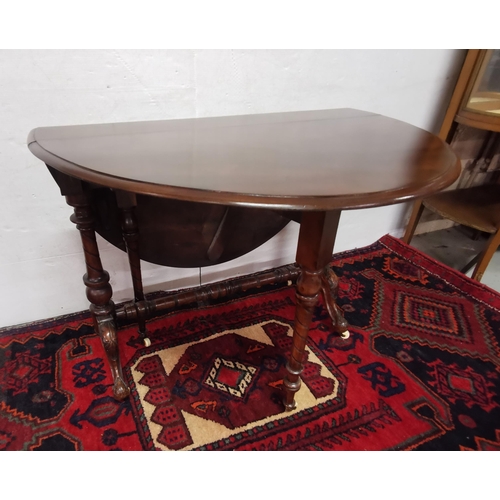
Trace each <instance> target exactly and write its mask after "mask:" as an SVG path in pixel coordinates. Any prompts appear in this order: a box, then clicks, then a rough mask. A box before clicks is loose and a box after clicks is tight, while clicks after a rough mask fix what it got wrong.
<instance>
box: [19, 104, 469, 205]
mask: <svg viewBox="0 0 500 500" xmlns="http://www.w3.org/2000/svg"><path fill="white" fill-rule="evenodd" d="M28 142H29V148H30V150H31V151H32V152H33V153H34V154H35V156H37V157H38V158H40V159H41V160H43V161H44V162H45V163H47V164H48V165H50V166H52V167H54V168H56V169H57V170H60V171H61V172H64V173H66V174H69V175H72V176H74V177H77V178H79V179H82V180H85V181H90V182H95V183H97V184H99V185H102V186H108V187H111V188H117V189H122V190H126V191H132V192H134V193H142V194H150V195H155V196H163V197H167V198H173V199H177V200H188V201H197V202H211V203H219V204H225V205H246V206H267V207H272V208H275V209H277V208H281V209H287V210H332V209H349V208H363V207H370V206H378V205H386V204H391V203H397V202H401V201H405V200H408V199H412V198H415V197H421V196H425V195H429V194H432V193H434V192H436V191H438V190H440V189H442V188H444V187H446V186H447V185H449V184H450V183H451V182H452V181H453V180H454V179H455V178H456V177H457V175H458V172H459V166H458V160H457V157H456V156H455V154H454V153H453V152H452V151H451V149H450V148H449V146H448V145H446V144H445V143H444V142H443V141H441V140H440V139H439V138H437V137H436V136H434V135H432V134H430V133H429V132H426V131H424V130H422V129H419V128H417V127H414V126H412V125H409V124H407V123H404V122H401V121H398V120H394V119H391V118H387V117H384V116H381V115H377V114H373V113H367V112H364V111H358V110H354V109H338V110H322V111H303V112H289V113H273V114H263V115H247V116H231V117H216V118H193V119H183V120H168V121H150V122H129V123H117V124H101V125H79V126H69V127H44V128H37V129H34V130H33V131H32V132H31V133H30V135H29V138H28Z"/></svg>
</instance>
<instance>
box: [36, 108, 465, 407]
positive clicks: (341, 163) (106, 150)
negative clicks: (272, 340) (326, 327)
mask: <svg viewBox="0 0 500 500" xmlns="http://www.w3.org/2000/svg"><path fill="white" fill-rule="evenodd" d="M28 144H29V149H30V150H31V152H32V153H33V154H34V155H35V156H37V157H38V158H40V159H41V160H42V161H44V162H45V163H46V165H47V166H48V167H49V170H50V172H51V174H52V175H53V177H54V179H55V181H56V182H57V183H58V185H59V187H60V189H61V193H62V194H63V195H64V196H65V197H66V201H67V202H68V204H69V205H71V206H72V207H74V214H73V215H72V216H71V220H72V222H74V223H75V224H76V226H77V228H78V229H79V231H80V234H81V238H82V243H83V249H84V255H85V262H86V266H87V273H86V274H85V275H84V278H83V279H84V283H85V285H86V287H87V297H88V299H89V301H90V302H91V305H90V310H91V311H92V313H93V317H94V324H95V329H96V332H97V333H98V334H99V335H100V337H101V340H102V343H103V346H104V349H105V351H106V355H107V358H108V361H109V364H110V367H111V372H112V375H113V379H114V387H113V391H114V395H115V397H116V398H118V399H123V398H126V397H127V396H128V394H129V389H128V387H127V385H126V383H125V381H124V378H123V375H122V369H121V365H120V360H119V355H118V344H117V335H116V332H117V327H116V323H117V321H119V320H123V319H125V320H131V319H132V320H137V322H138V323H139V331H140V333H141V334H142V336H143V337H144V340H145V343H146V345H148V343H149V342H150V341H149V339H148V338H147V337H146V327H145V321H146V319H147V318H148V317H150V315H151V314H152V313H153V312H155V311H158V310H162V309H167V308H171V307H172V306H175V305H176V304H181V303H182V304H183V303H186V302H189V301H191V302H193V301H195V300H197V299H199V298H200V297H202V298H206V297H216V296H220V295H221V294H225V293H227V292H228V290H227V289H224V288H222V289H221V288H218V287H217V286H212V287H205V291H202V292H203V293H202V292H196V291H195V292H193V291H191V292H181V293H179V294H178V295H177V296H176V298H175V300H174V299H169V298H168V297H167V298H165V297H163V298H157V299H150V300H146V299H145V297H144V293H143V288H142V280H141V271H140V259H143V260H147V261H150V262H154V263H159V264H164V265H170V266H177V267H198V266H207V265H211V264H215V263H219V262H224V261H227V260H230V259H232V258H235V257H237V256H239V255H242V254H244V253H246V252H248V251H250V250H252V249H253V248H256V247H257V246H259V245H261V244H262V243H264V242H265V241H266V240H268V239H269V238H271V237H272V236H273V235H274V234H276V233H277V232H278V231H279V230H280V229H282V228H283V227H284V226H285V225H286V224H287V223H288V222H289V221H290V220H292V219H293V220H296V221H297V222H300V234H299V241H298V247H297V258H296V261H297V266H298V267H294V266H289V270H288V271H287V272H286V273H285V274H282V275H280V276H277V275H276V274H272V273H271V274H267V275H266V274H264V275H262V276H260V277H257V278H255V277H254V278H252V277H250V278H245V279H243V280H240V282H239V284H238V285H234V286H231V287H229V288H232V289H240V290H245V289H247V288H248V287H249V286H251V285H261V284H263V283H267V282H272V281H273V280H274V281H276V280H278V281H279V279H289V278H290V277H295V276H296V275H297V274H298V275H299V277H298V280H297V293H296V296H297V306H296V313H295V324H294V333H293V343H292V351H291V354H290V357H289V360H288V363H287V366H286V371H287V373H286V376H285V379H284V404H285V407H286V408H287V409H289V410H290V409H292V408H294V404H295V402H294V396H295V392H296V391H298V390H299V387H300V378H299V376H300V373H301V371H302V368H303V366H302V360H303V355H304V349H305V345H306V341H307V336H308V331H309V325H310V323H311V319H312V314H313V310H314V306H315V305H316V303H317V301H318V298H319V294H320V292H322V293H323V297H324V299H325V304H326V306H327V309H328V312H329V313H330V316H331V318H332V320H333V324H334V328H335V329H336V331H337V332H338V333H339V334H341V335H343V336H347V335H348V332H347V324H346V322H345V320H344V318H343V316H342V314H341V310H340V308H339V307H338V306H337V305H336V303H335V297H336V287H337V281H338V280H337V277H336V276H335V275H334V274H333V272H332V271H331V270H330V269H329V268H328V263H329V261H330V258H331V255H332V252H333V245H334V241H335V236H336V232H337V227H338V223H339V218H340V212H341V210H344V209H355V208H367V207H375V206H381V205H388V204H392V203H397V202H402V201H407V200H410V199H413V198H417V197H424V196H426V195H430V194H432V193H435V192H436V191H439V190H440V189H443V188H445V187H446V186H448V185H449V184H451V183H452V182H453V181H454V180H455V179H456V178H457V176H458V173H459V162H458V159H457V157H456V156H455V154H454V153H453V152H452V151H451V149H450V148H449V147H448V145H447V144H445V143H444V142H443V141H441V140H440V139H439V138H437V137H436V136H434V135H432V134H430V133H428V132H425V131H423V130H421V129H418V128H416V127H414V126H412V125H408V124H406V123H403V122H400V121H397V120H394V119H391V118H387V117H384V116H380V115H376V114H372V113H367V112H363V111H358V110H354V109H338V110H324V111H304V112H291V113H276V114H263V115H248V116H232V117H218V118H196V119H185V120H169V121H150V122H132V123H117V124H103V125H82V126H70V127H47V128H37V129H35V130H33V131H32V132H31V133H30V135H29V137H28ZM96 231H97V232H98V233H100V234H101V235H102V236H103V237H104V238H106V239H107V240H108V241H110V242H111V243H113V244H114V245H116V246H117V247H119V248H122V249H123V250H126V251H127V252H128V256H129V262H130V266H131V274H132V282H133V287H134V295H135V301H134V302H133V303H132V304H128V305H127V304H125V305H122V306H120V307H116V308H115V306H114V304H113V302H112V301H111V296H112V290H111V286H110V284H109V275H108V273H107V272H106V271H104V270H103V267H102V264H101V260H100V257H99V251H98V247H97V243H96ZM294 269H296V271H294ZM299 270H300V272H299ZM294 273H295V274H294ZM278 274H279V273H278Z"/></svg>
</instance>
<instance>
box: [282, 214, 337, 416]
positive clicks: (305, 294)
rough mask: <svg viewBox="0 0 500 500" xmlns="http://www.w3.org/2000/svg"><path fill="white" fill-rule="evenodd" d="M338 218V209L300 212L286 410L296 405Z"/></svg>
mask: <svg viewBox="0 0 500 500" xmlns="http://www.w3.org/2000/svg"><path fill="white" fill-rule="evenodd" d="M339 219H340V211H332V212H304V213H303V215H302V221H301V224H300V233H299V243H298V247H297V264H298V265H299V267H300V276H299V279H298V280H297V292H296V297H297V305H296V308H295V323H294V327H293V341H292V351H291V354H290V358H289V360H288V363H287V365H286V371H287V373H286V375H285V378H284V380H283V387H284V391H285V396H284V401H283V402H284V405H285V408H286V409H287V410H293V409H294V408H295V406H296V402H295V400H294V398H295V393H296V392H297V391H298V390H299V389H300V384H301V382H300V374H301V373H302V370H303V368H304V366H303V359H304V351H305V347H306V343H307V337H308V334H309V326H310V324H311V321H312V317H313V313H314V307H315V306H316V304H317V303H318V299H319V293H320V290H321V286H322V276H323V274H324V269H325V267H326V266H327V265H328V264H329V262H330V260H331V257H332V252H333V245H334V243H335V236H336V234H337V228H338V223H339Z"/></svg>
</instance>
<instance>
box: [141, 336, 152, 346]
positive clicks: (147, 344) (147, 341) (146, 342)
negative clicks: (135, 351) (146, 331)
mask: <svg viewBox="0 0 500 500" xmlns="http://www.w3.org/2000/svg"><path fill="white" fill-rule="evenodd" d="M143 342H144V345H145V346H146V347H149V346H150V345H151V339H149V338H148V337H144V339H143Z"/></svg>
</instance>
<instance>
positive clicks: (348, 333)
mask: <svg viewBox="0 0 500 500" xmlns="http://www.w3.org/2000/svg"><path fill="white" fill-rule="evenodd" d="M350 336H351V333H350V332H349V330H346V331H345V332H342V333H341V334H340V337H341V338H343V339H344V340H347V339H348V338H349V337H350Z"/></svg>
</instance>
